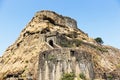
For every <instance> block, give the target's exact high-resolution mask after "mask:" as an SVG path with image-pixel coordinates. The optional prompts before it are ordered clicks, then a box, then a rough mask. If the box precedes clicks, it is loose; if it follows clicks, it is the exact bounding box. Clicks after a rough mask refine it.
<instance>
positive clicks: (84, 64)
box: [38, 48, 94, 80]
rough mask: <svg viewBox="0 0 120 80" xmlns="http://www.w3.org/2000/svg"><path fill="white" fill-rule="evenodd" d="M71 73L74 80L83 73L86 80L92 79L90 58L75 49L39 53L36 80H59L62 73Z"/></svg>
mask: <svg viewBox="0 0 120 80" xmlns="http://www.w3.org/2000/svg"><path fill="white" fill-rule="evenodd" d="M70 72H73V73H75V75H76V79H78V78H79V74H81V73H84V74H85V76H86V78H87V79H90V80H92V79H93V78H94V76H93V75H94V71H93V63H92V56H91V55H90V53H88V52H86V51H82V50H77V49H69V48H64V49H52V50H48V51H44V52H42V53H40V56H39V69H38V76H39V77H38V80H60V78H61V77H62V75H63V74H64V73H70Z"/></svg>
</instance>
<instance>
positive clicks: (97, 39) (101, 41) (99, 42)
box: [94, 37, 104, 44]
mask: <svg viewBox="0 0 120 80" xmlns="http://www.w3.org/2000/svg"><path fill="white" fill-rule="evenodd" d="M94 40H95V41H96V42H97V43H98V44H103V43H104V42H103V40H102V38H100V37H97V38H95V39H94Z"/></svg>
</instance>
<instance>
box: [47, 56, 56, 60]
mask: <svg viewBox="0 0 120 80" xmlns="http://www.w3.org/2000/svg"><path fill="white" fill-rule="evenodd" d="M54 59H56V57H55V55H48V60H54Z"/></svg>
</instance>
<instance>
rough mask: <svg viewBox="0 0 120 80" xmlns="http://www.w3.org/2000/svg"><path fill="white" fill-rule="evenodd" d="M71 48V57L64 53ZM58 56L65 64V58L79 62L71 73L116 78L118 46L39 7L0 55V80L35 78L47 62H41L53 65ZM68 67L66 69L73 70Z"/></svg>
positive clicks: (92, 77)
mask: <svg viewBox="0 0 120 80" xmlns="http://www.w3.org/2000/svg"><path fill="white" fill-rule="evenodd" d="M71 51H72V54H71V55H74V58H73V57H70V55H68V54H70V53H69V52H71ZM63 53H65V54H63ZM42 54H43V55H42ZM50 54H52V56H51V57H49V55H50ZM58 54H59V55H58ZM46 55H47V56H46ZM53 55H54V57H53ZM63 55H65V56H66V57H65V56H63ZM77 56H79V57H77ZM43 58H44V59H43ZM81 58H83V59H81ZM59 59H60V61H63V60H65V65H66V66H67V64H66V63H67V62H68V60H70V61H73V63H76V62H77V61H80V62H79V64H81V63H83V65H82V64H81V65H82V66H81V67H83V68H80V71H78V72H76V73H75V74H76V75H79V74H80V72H83V73H84V74H85V75H86V77H87V78H88V79H105V78H107V77H109V76H111V77H113V78H114V79H117V78H119V76H120V72H119V69H120V50H119V49H117V48H114V47H111V46H105V45H100V44H98V43H97V42H96V41H95V40H94V39H93V38H90V37H89V36H88V34H86V33H85V32H83V31H82V30H80V29H78V27H77V22H76V21H75V20H74V19H72V18H69V17H66V16H62V15H59V14H57V13H55V12H53V11H47V10H43V11H40V12H37V13H36V14H35V16H34V17H33V18H32V20H31V21H30V22H29V23H28V24H27V25H26V27H25V28H24V29H23V30H22V31H21V33H20V36H19V37H18V39H17V40H16V41H15V43H14V44H12V45H11V46H9V47H8V48H7V49H6V51H5V52H4V54H3V56H2V57H1V58H0V80H3V79H4V80H7V79H11V78H15V79H23V80H27V79H28V78H32V79H33V80H36V79H37V78H39V77H40V76H39V74H40V75H43V74H41V72H40V70H42V68H43V66H44V65H47V64H45V63H46V62H45V61H47V63H48V62H50V63H51V64H53V63H54V62H56V61H57V60H59ZM74 59H75V60H74ZM79 59H81V60H79ZM44 60H45V61H44ZM81 61H82V62H81ZM58 62H59V61H58ZM63 62H64V61H63ZM41 63H43V65H41ZM61 64H62V63H61ZM53 65H54V64H53ZM75 65H76V64H75ZM48 66H49V65H48ZM45 67H46V66H45ZM64 67H65V66H64ZM46 69H48V70H49V71H50V70H52V69H49V68H45V69H44V70H46ZM70 69H72V68H70ZM70 69H68V70H69V71H68V72H71V71H72V72H74V70H71V71H70ZM76 69H79V68H76ZM82 69H83V70H82ZM48 70H46V72H48ZM58 70H59V69H58ZM65 70H67V69H66V68H64V70H63V72H66V71H65ZM90 72H91V75H90ZM61 74H62V72H61ZM44 75H47V74H46V73H44ZM47 76H48V75H47ZM59 76H61V75H59ZM48 78H49V76H48ZM48 78H47V79H48ZM59 78H60V77H59ZM59 78H58V79H59ZM42 79H44V80H46V79H45V78H42ZM52 79H53V78H52ZM39 80H41V79H40V78H39Z"/></svg>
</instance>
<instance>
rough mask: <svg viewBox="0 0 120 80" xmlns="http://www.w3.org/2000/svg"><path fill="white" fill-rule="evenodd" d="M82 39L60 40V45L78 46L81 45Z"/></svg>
mask: <svg viewBox="0 0 120 80" xmlns="http://www.w3.org/2000/svg"><path fill="white" fill-rule="evenodd" d="M81 43H82V41H81V40H78V39H73V40H68V41H67V40H66V41H62V42H61V44H60V45H61V46H62V47H73V46H74V45H75V46H77V47H79V46H80V45H81Z"/></svg>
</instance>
